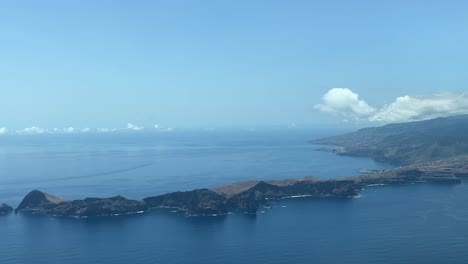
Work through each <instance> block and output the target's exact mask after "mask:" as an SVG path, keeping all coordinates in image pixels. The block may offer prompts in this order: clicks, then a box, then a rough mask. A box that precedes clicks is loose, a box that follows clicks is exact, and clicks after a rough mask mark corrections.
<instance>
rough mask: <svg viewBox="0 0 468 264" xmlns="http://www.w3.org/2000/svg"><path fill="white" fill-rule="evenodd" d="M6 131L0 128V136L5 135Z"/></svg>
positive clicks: (4, 128)
mask: <svg viewBox="0 0 468 264" xmlns="http://www.w3.org/2000/svg"><path fill="white" fill-rule="evenodd" d="M7 132H8V129H7V128H6V127H0V135H3V134H6V133H7Z"/></svg>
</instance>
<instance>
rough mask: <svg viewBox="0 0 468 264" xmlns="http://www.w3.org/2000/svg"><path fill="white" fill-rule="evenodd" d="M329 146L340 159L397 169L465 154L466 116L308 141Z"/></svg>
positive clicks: (363, 130)
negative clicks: (385, 164)
mask: <svg viewBox="0 0 468 264" xmlns="http://www.w3.org/2000/svg"><path fill="white" fill-rule="evenodd" d="M311 143H313V144H320V145H333V146H335V147H334V148H325V149H322V150H329V151H333V152H335V153H337V154H340V155H349V156H365V157H370V158H373V159H375V160H378V161H384V162H389V163H393V164H398V165H410V164H416V163H422V162H430V161H435V160H441V159H446V158H451V157H455V156H459V155H466V154H468V115H459V116H451V117H442V118H436V119H431V120H425V121H417V122H409V123H396V124H389V125H385V126H382V127H370V128H364V129H361V130H358V131H356V132H352V133H348V134H344V135H339V136H332V137H327V138H322V139H317V140H313V141H311Z"/></svg>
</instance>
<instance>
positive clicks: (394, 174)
mask: <svg viewBox="0 0 468 264" xmlns="http://www.w3.org/2000/svg"><path fill="white" fill-rule="evenodd" d="M311 143H313V144H327V145H331V146H330V147H326V148H320V150H326V151H333V152H335V153H337V154H339V155H351V156H367V157H370V158H373V159H376V160H380V161H385V162H389V163H393V164H395V165H397V167H395V168H392V169H389V170H375V171H366V172H364V173H361V175H358V176H351V177H346V178H342V179H330V180H317V179H315V178H313V177H305V178H303V179H289V180H279V181H278V180H276V181H247V182H237V183H231V184H227V185H224V186H220V187H216V188H212V189H196V190H192V191H185V192H172V193H167V194H163V195H158V196H153V197H147V198H144V199H142V200H129V199H126V198H124V197H122V196H115V197H110V198H86V199H84V200H72V201H70V200H65V199H62V198H59V197H56V196H53V195H50V194H47V193H44V192H41V191H37V190H36V191H32V192H30V193H29V194H28V195H26V197H24V199H23V201H22V202H21V204H20V205H19V206H18V208H17V209H16V211H20V212H28V213H35V214H47V215H53V216H68V217H91V216H110V215H120V214H132V213H141V212H145V211H147V210H150V209H152V208H172V209H177V210H179V211H182V212H185V213H187V214H190V215H225V214H227V213H228V212H230V211H234V210H242V211H244V212H247V213H256V212H257V210H258V209H259V208H260V207H261V206H263V205H267V204H268V203H269V201H270V200H271V199H282V198H287V197H304V196H308V197H317V198H320V197H330V196H333V197H344V198H348V197H353V196H355V195H357V194H358V193H359V192H360V191H361V190H362V189H363V188H364V187H365V186H368V185H380V184H405V183H420V182H436V183H449V184H457V183H460V182H461V181H462V179H464V178H468V115H464V116H456V117H448V118H438V119H433V120H428V121H420V122H411V123H404V124H391V125H387V126H383V127H379V128H367V129H362V130H359V131H357V132H353V133H349V134H345V135H340V136H335V137H329V138H324V139H318V140H314V141H312V142H311ZM11 211H12V208H11V207H9V206H7V205H1V206H0V214H2V213H8V212H11Z"/></svg>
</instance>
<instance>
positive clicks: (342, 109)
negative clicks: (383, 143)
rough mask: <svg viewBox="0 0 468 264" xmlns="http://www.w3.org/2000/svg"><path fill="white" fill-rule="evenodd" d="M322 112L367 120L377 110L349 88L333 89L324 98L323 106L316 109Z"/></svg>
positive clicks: (320, 105)
mask: <svg viewBox="0 0 468 264" xmlns="http://www.w3.org/2000/svg"><path fill="white" fill-rule="evenodd" d="M314 108H315V109H317V110H319V111H320V112H324V113H328V114H332V115H340V116H343V117H345V118H353V119H355V120H361V119H366V118H368V117H369V116H370V115H372V114H373V113H374V112H375V111H376V110H375V109H374V108H373V107H371V106H369V105H368V104H367V103H366V102H365V101H364V100H361V99H359V95H358V94H357V93H355V92H353V91H351V90H350V89H348V88H333V89H331V90H329V91H328V92H327V93H326V94H325V95H324V96H323V97H322V104H318V105H316V106H315V107H314Z"/></svg>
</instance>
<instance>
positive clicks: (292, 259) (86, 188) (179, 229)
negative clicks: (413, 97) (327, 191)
mask: <svg viewBox="0 0 468 264" xmlns="http://www.w3.org/2000/svg"><path fill="white" fill-rule="evenodd" d="M316 136H322V135H319V134H317V133H315V132H310V131H300V132H298V131H296V132H274V133H263V132H262V133H261V132H255V133H232V134H231V133H211V134H207V133H200V134H161V135H155V134H153V135H136V134H133V135H130V134H129V135H113V136H110V135H99V136H76V135H75V136H53V137H52V136H50V137H49V136H41V137H23V138H21V137H9V138H6V137H4V138H1V139H0V143H1V144H0V146H1V147H0V171H1V179H0V186H1V187H0V188H1V189H0V202H8V203H10V204H12V205H17V204H18V203H19V202H20V200H21V198H22V197H23V196H24V195H25V194H26V193H27V191H29V190H30V189H32V188H38V189H42V190H45V191H48V192H50V193H52V194H57V195H60V196H63V197H66V198H83V197H85V196H100V197H102V196H108V195H114V194H123V195H125V196H128V197H131V198H142V197H145V196H148V195H155V194H159V193H163V192H166V191H174V190H181V189H192V188H196V187H210V186H216V185H219V184H223V183H226V182H231V181H238V180H247V179H274V178H290V177H302V176H305V175H314V176H316V177H319V178H330V177H341V176H348V175H354V174H356V171H355V170H356V169H360V168H364V169H373V168H380V167H386V165H384V164H378V163H375V162H373V161H370V160H368V159H357V158H348V157H337V156H334V155H333V154H330V153H323V152H316V151H314V149H315V148H316V146H311V145H309V144H307V140H309V139H311V138H314V137H316ZM466 201H468V187H467V185H466V184H465V183H463V184H459V185H434V184H414V185H411V184H410V185H403V186H381V187H368V188H367V189H366V190H364V191H363V192H362V196H361V197H360V198H347V199H337V198H326V199H310V198H302V199H286V200H280V201H277V202H276V204H274V206H273V208H271V209H264V211H263V212H261V213H259V214H258V215H256V216H252V215H245V214H243V213H241V212H234V213H233V214H232V215H228V216H224V217H186V216H184V215H180V214H177V213H171V212H170V211H168V210H154V211H151V212H148V213H145V214H141V215H130V216H118V217H101V218H90V219H68V218H53V217H48V216H37V215H27V214H21V213H19V214H17V215H15V214H10V215H8V216H3V217H0V263H2V264H3V263H71V264H74V263H360V264H362V263H468V254H467V253H466V249H467V248H468V233H467V232H468V204H467V203H466Z"/></svg>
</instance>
